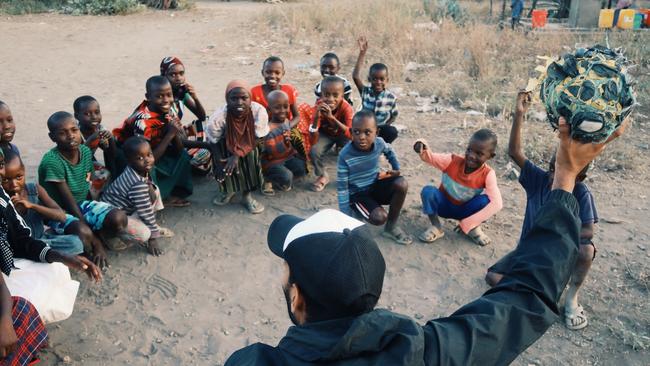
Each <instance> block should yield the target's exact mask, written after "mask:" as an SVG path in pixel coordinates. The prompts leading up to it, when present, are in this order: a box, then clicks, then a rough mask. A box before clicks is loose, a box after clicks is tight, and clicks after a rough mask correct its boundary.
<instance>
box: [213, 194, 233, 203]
mask: <svg viewBox="0 0 650 366" xmlns="http://www.w3.org/2000/svg"><path fill="white" fill-rule="evenodd" d="M233 197H235V194H234V193H222V194H221V195H219V196H217V197H215V198H214V199H213V200H212V203H213V204H214V205H217V206H225V205H227V204H229V203H230V201H231V200H232V198H233Z"/></svg>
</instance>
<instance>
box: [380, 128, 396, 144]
mask: <svg viewBox="0 0 650 366" xmlns="http://www.w3.org/2000/svg"><path fill="white" fill-rule="evenodd" d="M377 129H378V130H379V131H378V133H377V136H379V137H381V138H382V139H384V141H386V142H388V143H389V144H390V143H392V142H393V141H395V139H396V138H397V135H398V132H397V128H395V127H393V126H391V125H383V126H379V127H377Z"/></svg>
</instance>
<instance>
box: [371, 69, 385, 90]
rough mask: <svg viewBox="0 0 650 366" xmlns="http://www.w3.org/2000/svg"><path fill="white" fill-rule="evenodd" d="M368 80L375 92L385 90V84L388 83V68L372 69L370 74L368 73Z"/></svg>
mask: <svg viewBox="0 0 650 366" xmlns="http://www.w3.org/2000/svg"><path fill="white" fill-rule="evenodd" d="M368 81H370V85H371V86H372V90H373V91H375V92H376V93H381V92H383V91H384V90H386V85H387V84H388V70H386V69H379V70H372V72H371V73H370V75H368Z"/></svg>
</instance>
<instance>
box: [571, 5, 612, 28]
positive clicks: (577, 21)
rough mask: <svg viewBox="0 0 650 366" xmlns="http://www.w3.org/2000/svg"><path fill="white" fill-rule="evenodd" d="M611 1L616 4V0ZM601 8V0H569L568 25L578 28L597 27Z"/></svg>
mask: <svg viewBox="0 0 650 366" xmlns="http://www.w3.org/2000/svg"><path fill="white" fill-rule="evenodd" d="M612 3H614V4H616V0H614V1H612ZM605 5H607V4H605ZM601 8H602V1H601V0H571V9H570V10H569V26H571V27H578V28H597V27H598V16H599V15H600V9H601Z"/></svg>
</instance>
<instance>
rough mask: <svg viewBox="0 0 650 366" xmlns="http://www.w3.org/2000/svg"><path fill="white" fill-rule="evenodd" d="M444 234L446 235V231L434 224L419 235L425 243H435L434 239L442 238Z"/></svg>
mask: <svg viewBox="0 0 650 366" xmlns="http://www.w3.org/2000/svg"><path fill="white" fill-rule="evenodd" d="M443 236H445V232H444V231H442V230H441V229H438V228H437V227H435V226H432V227H430V228H428V229H427V230H425V231H423V232H422V233H420V235H418V239H420V241H422V242H425V243H433V242H434V241H436V240H438V239H440V238H442V237H443Z"/></svg>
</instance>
